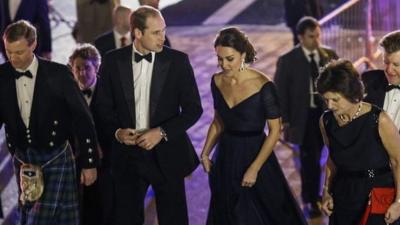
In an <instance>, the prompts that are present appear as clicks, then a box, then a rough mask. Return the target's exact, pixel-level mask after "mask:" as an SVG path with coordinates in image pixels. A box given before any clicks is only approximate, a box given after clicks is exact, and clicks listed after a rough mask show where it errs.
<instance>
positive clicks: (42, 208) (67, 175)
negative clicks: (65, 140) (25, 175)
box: [14, 145, 79, 225]
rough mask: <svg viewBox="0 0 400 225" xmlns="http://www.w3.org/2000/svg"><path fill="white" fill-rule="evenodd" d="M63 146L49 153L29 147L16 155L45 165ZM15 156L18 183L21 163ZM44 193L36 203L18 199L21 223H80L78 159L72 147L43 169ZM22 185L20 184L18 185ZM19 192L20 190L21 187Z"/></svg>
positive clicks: (54, 224)
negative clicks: (22, 202)
mask: <svg viewBox="0 0 400 225" xmlns="http://www.w3.org/2000/svg"><path fill="white" fill-rule="evenodd" d="M63 149H64V146H62V147H60V148H59V149H56V150H54V151H52V152H49V153H48V154H44V153H43V151H42V152H39V151H35V150H33V149H28V150H27V151H26V152H25V153H22V152H18V151H17V152H16V155H17V157H18V158H19V159H21V160H22V161H23V162H25V163H31V164H35V165H43V164H45V163H46V162H47V161H49V160H50V159H52V158H54V157H55V156H56V155H57V154H59V153H60V152H61V151H62V150H63ZM20 165H21V163H20V162H19V161H18V160H16V159H15V158H14V166H15V172H16V174H17V182H18V184H19V180H20V179H19V176H18V175H19V166H20ZM43 176H44V192H43V194H42V196H41V197H40V199H39V200H38V201H36V202H26V203H25V204H24V205H22V204H21V202H19V210H18V211H19V214H20V215H19V217H20V218H19V223H18V224H20V225H78V224H79V205H78V188H77V187H78V186H77V176H76V170H75V161H74V157H73V154H72V151H71V148H70V146H69V145H68V146H67V150H66V151H65V152H64V153H62V154H61V155H60V156H58V157H57V158H56V159H55V160H54V161H52V162H51V163H50V164H48V165H47V166H45V167H44V168H43ZM18 186H19V185H18ZM18 189H19V190H18V193H20V192H21V190H20V187H19V188H18Z"/></svg>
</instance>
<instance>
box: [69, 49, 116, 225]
mask: <svg viewBox="0 0 400 225" xmlns="http://www.w3.org/2000/svg"><path fill="white" fill-rule="evenodd" d="M100 62H101V57H100V53H99V52H98V51H97V49H96V48H95V47H94V46H93V45H91V44H87V43H86V44H81V45H79V46H78V47H77V48H75V50H74V51H73V52H72V54H71V56H70V57H69V64H70V66H71V69H72V74H73V75H74V78H75V81H76V82H77V83H78V86H79V89H80V90H81V92H82V94H83V96H84V98H85V100H86V102H87V104H88V105H89V107H92V104H91V103H92V102H93V101H94V99H93V94H94V91H95V87H96V83H97V73H98V71H99V67H100ZM98 140H99V144H100V146H101V148H100V146H99V147H98V148H97V151H98V153H99V155H100V163H99V167H98V179H97V180H96V182H95V183H94V184H92V185H90V186H84V185H82V186H81V188H80V194H81V197H80V200H81V224H84V225H106V224H107V225H111V224H112V223H111V217H112V211H113V199H112V197H113V193H114V189H113V181H112V177H111V172H110V152H109V150H110V148H111V146H110V143H105V142H104V140H106V139H105V138H102V137H101V136H98ZM79 157H80V156H79V153H77V158H79ZM80 169H81V168H79V166H78V172H79V171H80Z"/></svg>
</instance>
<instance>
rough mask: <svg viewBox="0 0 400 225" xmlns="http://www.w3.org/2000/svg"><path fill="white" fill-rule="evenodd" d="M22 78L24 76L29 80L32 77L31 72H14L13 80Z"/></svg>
mask: <svg viewBox="0 0 400 225" xmlns="http://www.w3.org/2000/svg"><path fill="white" fill-rule="evenodd" d="M22 76H26V77H29V78H32V77H33V76H32V73H31V71H29V70H27V71H25V72H18V71H15V79H19V78H20V77H22Z"/></svg>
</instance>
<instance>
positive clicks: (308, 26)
mask: <svg viewBox="0 0 400 225" xmlns="http://www.w3.org/2000/svg"><path fill="white" fill-rule="evenodd" d="M317 27H320V24H319V22H318V20H316V19H315V18H313V17H311V16H304V17H303V18H301V19H300V20H299V22H298V23H297V25H296V32H297V34H299V35H303V34H304V33H305V32H306V30H312V31H313V30H315V28H317Z"/></svg>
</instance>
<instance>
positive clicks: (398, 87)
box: [386, 84, 400, 92]
mask: <svg viewBox="0 0 400 225" xmlns="http://www.w3.org/2000/svg"><path fill="white" fill-rule="evenodd" d="M393 89H399V90H400V86H399V85H393V84H390V85H388V86H387V87H386V92H388V91H391V90H393Z"/></svg>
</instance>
